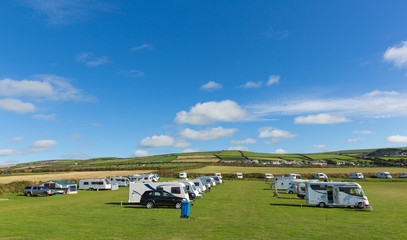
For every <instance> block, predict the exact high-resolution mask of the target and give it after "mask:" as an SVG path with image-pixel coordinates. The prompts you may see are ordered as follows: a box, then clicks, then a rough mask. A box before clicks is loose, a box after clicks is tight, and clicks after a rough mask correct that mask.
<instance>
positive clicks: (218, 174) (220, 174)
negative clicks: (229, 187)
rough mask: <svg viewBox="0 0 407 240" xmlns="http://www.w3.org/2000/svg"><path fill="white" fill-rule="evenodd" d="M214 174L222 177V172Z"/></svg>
mask: <svg viewBox="0 0 407 240" xmlns="http://www.w3.org/2000/svg"><path fill="white" fill-rule="evenodd" d="M214 175H215V176H217V177H220V178H222V174H220V173H215V174H214Z"/></svg>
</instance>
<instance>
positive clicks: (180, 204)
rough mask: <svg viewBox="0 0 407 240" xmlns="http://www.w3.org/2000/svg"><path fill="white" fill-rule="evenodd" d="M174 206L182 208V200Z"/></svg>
mask: <svg viewBox="0 0 407 240" xmlns="http://www.w3.org/2000/svg"><path fill="white" fill-rule="evenodd" d="M174 207H175V208H176V209H180V208H181V207H182V203H181V202H176V203H175V205H174Z"/></svg>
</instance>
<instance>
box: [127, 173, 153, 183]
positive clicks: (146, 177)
mask: <svg viewBox="0 0 407 240" xmlns="http://www.w3.org/2000/svg"><path fill="white" fill-rule="evenodd" d="M157 177H158V175H157V174H152V173H150V174H132V175H130V176H129V179H130V181H131V182H139V181H149V182H156V181H158V179H160V178H159V177H158V179H157Z"/></svg>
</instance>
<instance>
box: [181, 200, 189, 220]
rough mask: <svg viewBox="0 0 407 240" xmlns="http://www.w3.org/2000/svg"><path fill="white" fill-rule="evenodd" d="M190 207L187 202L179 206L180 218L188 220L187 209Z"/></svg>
mask: <svg viewBox="0 0 407 240" xmlns="http://www.w3.org/2000/svg"><path fill="white" fill-rule="evenodd" d="M190 206H191V204H190V202H189V201H182V205H181V218H189V207H190Z"/></svg>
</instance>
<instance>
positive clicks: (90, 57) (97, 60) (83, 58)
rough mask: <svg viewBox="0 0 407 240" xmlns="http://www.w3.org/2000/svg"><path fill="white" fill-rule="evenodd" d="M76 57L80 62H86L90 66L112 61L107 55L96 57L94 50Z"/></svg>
mask: <svg viewBox="0 0 407 240" xmlns="http://www.w3.org/2000/svg"><path fill="white" fill-rule="evenodd" d="M75 59H76V61H78V62H82V63H85V64H86V66H88V67H97V66H100V65H103V64H106V63H108V62H110V61H109V58H108V57H107V56H103V57H96V56H95V54H94V53H93V52H85V53H81V54H79V55H77V56H76V57H75Z"/></svg>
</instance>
